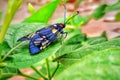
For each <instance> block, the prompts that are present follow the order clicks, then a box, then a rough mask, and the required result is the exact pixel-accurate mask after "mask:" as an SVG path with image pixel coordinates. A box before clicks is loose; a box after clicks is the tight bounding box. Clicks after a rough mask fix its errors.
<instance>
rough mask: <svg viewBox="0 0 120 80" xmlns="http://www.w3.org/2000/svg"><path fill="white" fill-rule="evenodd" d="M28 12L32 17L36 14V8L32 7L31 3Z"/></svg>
mask: <svg viewBox="0 0 120 80" xmlns="http://www.w3.org/2000/svg"><path fill="white" fill-rule="evenodd" d="M28 10H29V12H30V13H31V15H32V14H34V13H35V9H34V7H33V6H32V4H31V3H28Z"/></svg>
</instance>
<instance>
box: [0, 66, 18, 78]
mask: <svg viewBox="0 0 120 80" xmlns="http://www.w3.org/2000/svg"><path fill="white" fill-rule="evenodd" d="M18 73H19V70H18V69H17V68H15V67H4V68H2V77H0V79H1V80H6V79H8V78H10V77H11V76H14V75H16V74H18Z"/></svg>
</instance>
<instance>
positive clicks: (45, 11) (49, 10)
mask: <svg viewBox="0 0 120 80" xmlns="http://www.w3.org/2000/svg"><path fill="white" fill-rule="evenodd" d="M59 3H60V0H55V1H53V2H51V3H48V4H46V5H45V6H43V7H41V8H40V9H39V10H38V11H36V12H35V13H34V14H33V15H31V16H30V17H28V18H26V19H25V20H24V21H23V22H27V23H31V22H44V23H47V22H48V20H49V19H50V17H51V16H52V14H53V13H54V11H55V9H56V8H57V6H58V4H59Z"/></svg>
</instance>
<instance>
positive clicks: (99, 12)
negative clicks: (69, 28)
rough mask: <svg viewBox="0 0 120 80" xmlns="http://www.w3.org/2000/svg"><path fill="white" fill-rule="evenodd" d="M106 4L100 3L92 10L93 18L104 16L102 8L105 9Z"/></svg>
mask: <svg viewBox="0 0 120 80" xmlns="http://www.w3.org/2000/svg"><path fill="white" fill-rule="evenodd" d="M106 7H107V5H106V4H102V5H100V6H99V7H98V8H97V9H96V10H95V11H94V12H93V18H95V19H99V18H101V17H102V16H104V14H105V12H104V10H105V9H106Z"/></svg>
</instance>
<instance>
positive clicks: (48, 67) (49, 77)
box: [46, 59, 51, 80]
mask: <svg viewBox="0 0 120 80" xmlns="http://www.w3.org/2000/svg"><path fill="white" fill-rule="evenodd" d="M46 64H47V71H48V79H49V80H51V75H50V66H49V61H48V59H46Z"/></svg>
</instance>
